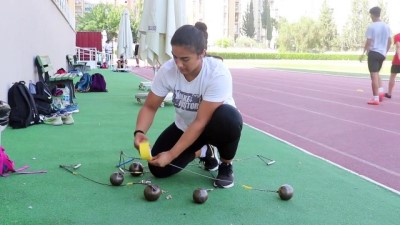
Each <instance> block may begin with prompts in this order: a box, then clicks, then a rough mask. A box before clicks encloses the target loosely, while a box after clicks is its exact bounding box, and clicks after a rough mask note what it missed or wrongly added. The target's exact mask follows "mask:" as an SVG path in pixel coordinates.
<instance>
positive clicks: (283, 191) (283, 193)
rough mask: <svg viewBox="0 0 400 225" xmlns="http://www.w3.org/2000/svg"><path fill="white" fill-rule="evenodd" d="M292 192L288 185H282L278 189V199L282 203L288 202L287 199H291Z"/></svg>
mask: <svg viewBox="0 0 400 225" xmlns="http://www.w3.org/2000/svg"><path fill="white" fill-rule="evenodd" d="M293 192H294V190H293V187H292V186H290V185H289V184H284V185H282V186H280V187H279V189H278V194H279V197H280V198H281V199H282V200H284V201H288V200H289V199H291V198H292V197H293Z"/></svg>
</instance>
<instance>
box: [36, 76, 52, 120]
mask: <svg viewBox="0 0 400 225" xmlns="http://www.w3.org/2000/svg"><path fill="white" fill-rule="evenodd" d="M35 90H36V94H34V95H33V99H34V100H35V104H36V108H37V111H38V113H39V114H41V115H50V114H52V113H54V110H53V107H52V105H51V104H52V102H53V99H52V97H51V92H50V89H49V87H48V86H47V84H45V83H44V82H42V81H38V82H36V85H35Z"/></svg>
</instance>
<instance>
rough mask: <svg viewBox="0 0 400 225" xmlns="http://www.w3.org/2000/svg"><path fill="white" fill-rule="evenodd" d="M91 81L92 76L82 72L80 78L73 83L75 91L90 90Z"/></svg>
mask: <svg viewBox="0 0 400 225" xmlns="http://www.w3.org/2000/svg"><path fill="white" fill-rule="evenodd" d="M91 83H92V78H91V76H90V74H88V73H84V74H83V75H82V77H81V79H80V80H79V81H78V82H77V83H76V84H75V90H76V91H77V92H88V91H89V90H90V84H91Z"/></svg>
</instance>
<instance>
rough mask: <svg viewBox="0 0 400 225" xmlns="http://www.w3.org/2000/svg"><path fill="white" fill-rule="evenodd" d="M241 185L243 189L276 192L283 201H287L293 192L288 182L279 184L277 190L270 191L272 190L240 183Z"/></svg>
mask: <svg viewBox="0 0 400 225" xmlns="http://www.w3.org/2000/svg"><path fill="white" fill-rule="evenodd" d="M242 187H243V188H244V189H245V190H255V191H265V192H273V193H278V195H279V197H280V198H281V199H282V200H284V201H288V200H289V199H291V198H292V197H293V192H294V190H293V187H292V186H290V185H289V184H283V185H281V186H280V187H279V189H278V190H277V191H272V190H268V189H259V188H253V187H251V186H247V185H242Z"/></svg>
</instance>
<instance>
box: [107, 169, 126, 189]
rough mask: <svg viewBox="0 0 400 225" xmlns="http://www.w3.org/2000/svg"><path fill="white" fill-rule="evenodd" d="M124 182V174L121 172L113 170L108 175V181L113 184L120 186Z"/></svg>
mask: <svg viewBox="0 0 400 225" xmlns="http://www.w3.org/2000/svg"><path fill="white" fill-rule="evenodd" d="M123 182H124V175H123V174H122V173H121V172H115V173H113V174H111V176H110V183H111V184H112V185H113V186H120V185H121V184H122V183H123Z"/></svg>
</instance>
